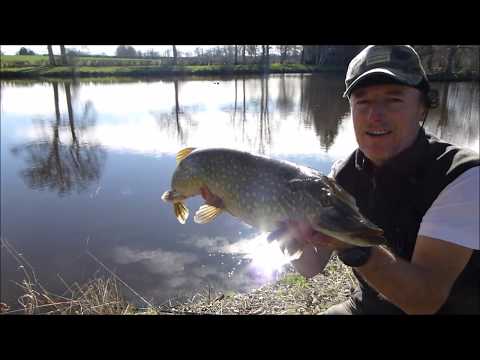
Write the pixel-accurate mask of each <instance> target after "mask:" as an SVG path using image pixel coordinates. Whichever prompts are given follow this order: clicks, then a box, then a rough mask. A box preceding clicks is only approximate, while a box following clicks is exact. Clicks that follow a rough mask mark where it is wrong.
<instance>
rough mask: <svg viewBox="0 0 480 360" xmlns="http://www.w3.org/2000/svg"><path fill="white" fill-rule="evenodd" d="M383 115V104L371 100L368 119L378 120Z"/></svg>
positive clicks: (381, 118)
mask: <svg viewBox="0 0 480 360" xmlns="http://www.w3.org/2000/svg"><path fill="white" fill-rule="evenodd" d="M384 116H385V105H384V104H383V103H382V102H380V101H376V102H373V103H372V104H371V106H370V109H369V112H368V119H369V120H372V121H379V120H383V118H384Z"/></svg>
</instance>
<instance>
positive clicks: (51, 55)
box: [47, 45, 56, 66]
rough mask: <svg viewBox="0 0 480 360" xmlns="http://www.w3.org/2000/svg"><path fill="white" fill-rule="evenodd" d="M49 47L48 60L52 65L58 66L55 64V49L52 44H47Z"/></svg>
mask: <svg viewBox="0 0 480 360" xmlns="http://www.w3.org/2000/svg"><path fill="white" fill-rule="evenodd" d="M47 49H48V60H49V62H50V65H52V66H56V64H55V56H53V50H52V45H47Z"/></svg>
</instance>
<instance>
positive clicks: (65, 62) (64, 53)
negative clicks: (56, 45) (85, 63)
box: [60, 45, 68, 65]
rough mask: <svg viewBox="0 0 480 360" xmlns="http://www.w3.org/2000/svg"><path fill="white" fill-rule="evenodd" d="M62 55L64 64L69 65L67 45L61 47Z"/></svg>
mask: <svg viewBox="0 0 480 360" xmlns="http://www.w3.org/2000/svg"><path fill="white" fill-rule="evenodd" d="M60 54H61V55H62V64H63V65H67V64H68V61H67V53H66V51H65V45H60Z"/></svg>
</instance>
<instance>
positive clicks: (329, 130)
mask: <svg viewBox="0 0 480 360" xmlns="http://www.w3.org/2000/svg"><path fill="white" fill-rule="evenodd" d="M303 82H304V83H302V86H301V107H302V109H301V110H302V114H303V119H302V120H303V123H304V125H305V126H306V127H312V125H313V126H314V128H315V133H316V134H317V136H318V137H319V140H320V145H321V147H322V148H324V149H325V150H326V151H328V149H329V148H330V147H331V146H332V144H333V142H334V140H335V138H336V137H337V135H338V130H339V126H340V123H341V120H342V119H343V118H344V116H345V115H346V114H347V113H348V112H349V106H348V101H347V100H346V99H342V95H343V91H344V85H343V82H341V81H338V78H334V77H329V76H324V75H315V76H313V75H312V76H308V77H305V78H304V79H303Z"/></svg>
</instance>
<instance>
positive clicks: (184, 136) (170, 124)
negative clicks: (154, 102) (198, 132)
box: [150, 80, 198, 146]
mask: <svg viewBox="0 0 480 360" xmlns="http://www.w3.org/2000/svg"><path fill="white" fill-rule="evenodd" d="M173 85H174V88H175V105H174V106H173V107H172V110H171V111H169V112H160V111H150V114H151V115H152V116H153V117H155V119H156V121H157V124H158V126H159V127H160V129H161V130H162V131H165V132H166V133H167V134H172V135H173V136H175V137H176V138H177V140H178V141H179V142H180V144H181V145H182V146H186V145H187V143H188V140H189V134H190V131H192V130H194V129H195V128H196V127H197V125H198V124H197V122H196V121H194V120H193V119H192V116H191V114H190V111H189V109H187V108H186V107H184V106H180V102H179V100H178V98H179V86H178V80H173ZM194 110H195V109H192V111H194Z"/></svg>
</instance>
